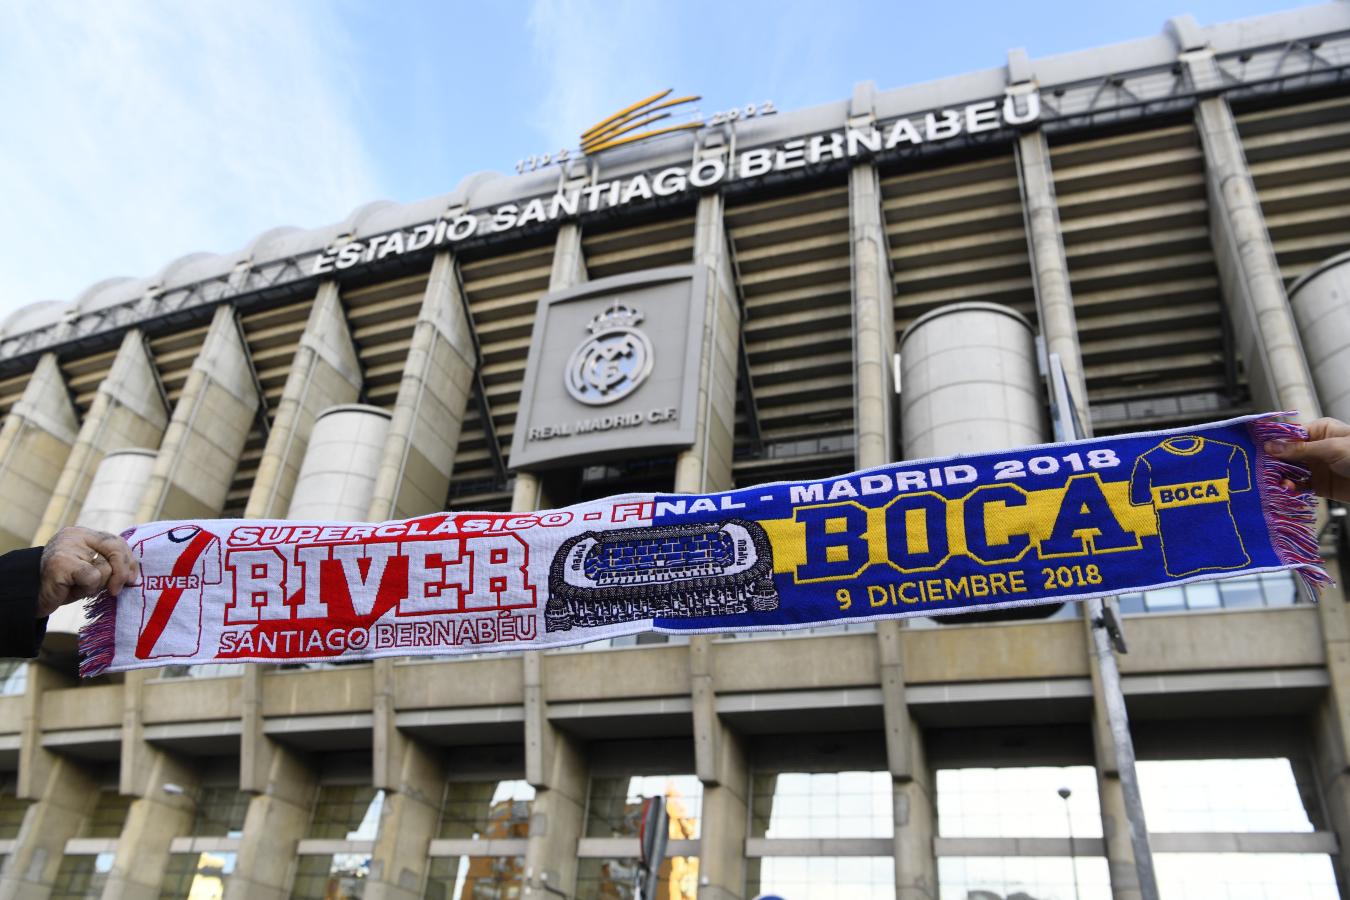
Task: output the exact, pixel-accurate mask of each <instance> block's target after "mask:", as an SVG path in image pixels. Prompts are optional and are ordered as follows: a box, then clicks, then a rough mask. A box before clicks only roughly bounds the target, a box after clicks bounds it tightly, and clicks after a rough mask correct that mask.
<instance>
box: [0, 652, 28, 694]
mask: <svg viewBox="0 0 1350 900" xmlns="http://www.w3.org/2000/svg"><path fill="white" fill-rule="evenodd" d="M27 689H28V661H27V660H23V659H0V697H17V696H19V695H20V694H22V693H23V692H24V691H26V690H27Z"/></svg>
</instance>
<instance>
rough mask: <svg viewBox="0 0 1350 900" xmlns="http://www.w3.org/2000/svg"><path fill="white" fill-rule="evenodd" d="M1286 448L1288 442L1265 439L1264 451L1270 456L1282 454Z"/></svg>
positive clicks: (1287, 447)
mask: <svg viewBox="0 0 1350 900" xmlns="http://www.w3.org/2000/svg"><path fill="white" fill-rule="evenodd" d="M1288 449H1289V444H1288V442H1286V441H1266V452H1267V453H1269V454H1270V455H1271V456H1283V455H1284V452H1285V451H1286V450H1288Z"/></svg>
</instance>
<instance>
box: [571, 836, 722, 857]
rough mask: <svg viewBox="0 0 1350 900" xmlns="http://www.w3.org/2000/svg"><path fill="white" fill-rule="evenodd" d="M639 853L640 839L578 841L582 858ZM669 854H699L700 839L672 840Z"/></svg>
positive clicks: (668, 849)
mask: <svg viewBox="0 0 1350 900" xmlns="http://www.w3.org/2000/svg"><path fill="white" fill-rule="evenodd" d="M637 855H638V839H637V838H635V837H631V838H582V839H581V840H579V841H577V856H578V857H580V858H583V859H584V858H587V857H590V858H592V859H594V858H596V857H606V856H617V857H631V856H637ZM666 855H667V856H698V855H699V853H698V841H671V842H670V843H668V844H666Z"/></svg>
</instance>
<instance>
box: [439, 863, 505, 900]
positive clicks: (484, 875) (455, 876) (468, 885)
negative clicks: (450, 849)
mask: <svg viewBox="0 0 1350 900" xmlns="http://www.w3.org/2000/svg"><path fill="white" fill-rule="evenodd" d="M524 871H525V857H523V856H447V857H440V858H437V859H433V860H432V861H431V868H430V872H429V874H428V876H427V889H426V891H425V892H424V894H423V897H425V898H426V900H460V898H472V900H518V898H519V897H520V895H521V877H522V874H523V873H524Z"/></svg>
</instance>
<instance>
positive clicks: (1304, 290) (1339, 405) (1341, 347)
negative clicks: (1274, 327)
mask: <svg viewBox="0 0 1350 900" xmlns="http://www.w3.org/2000/svg"><path fill="white" fill-rule="evenodd" d="M1289 303H1290V305H1291V306H1292V307H1293V310H1294V319H1295V321H1297V322H1298V328H1299V337H1300V338H1302V340H1303V348H1304V349H1305V350H1306V351H1307V354H1308V367H1309V368H1310V369H1311V370H1312V378H1313V385H1314V386H1315V387H1316V388H1317V397H1318V399H1319V400H1320V401H1321V404H1322V409H1323V410H1325V411H1326V414H1327V415H1329V416H1332V417H1334V418H1337V419H1340V420H1341V421H1343V422H1346V421H1350V252H1346V253H1339V254H1337V255H1336V256H1333V257H1331V258H1330V259H1328V260H1326V261H1324V262H1323V263H1321V264H1320V265H1318V266H1317V267H1316V268H1314V269H1313V270H1311V271H1309V272H1307V273H1305V274H1304V275H1303V276H1302V277H1301V278H1299V280H1298V281H1296V282H1294V284H1293V285H1291V286H1290V288H1289Z"/></svg>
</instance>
